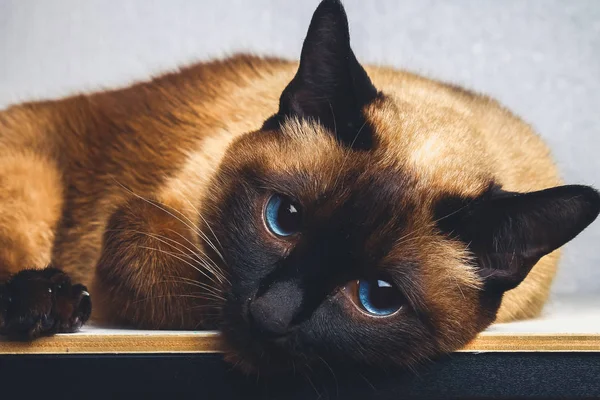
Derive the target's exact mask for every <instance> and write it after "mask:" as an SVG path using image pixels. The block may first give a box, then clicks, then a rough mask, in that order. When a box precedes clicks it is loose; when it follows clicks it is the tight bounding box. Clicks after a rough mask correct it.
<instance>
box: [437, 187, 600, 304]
mask: <svg viewBox="0 0 600 400" xmlns="http://www.w3.org/2000/svg"><path fill="white" fill-rule="evenodd" d="M450 203H454V204H453V205H452V206H450V207H449V204H450ZM440 205H442V204H440ZM438 208H439V209H438V210H437V216H436V217H437V219H438V221H437V223H438V226H439V227H440V228H441V229H442V230H443V231H445V232H448V234H450V235H451V236H455V237H458V238H460V239H461V240H462V241H463V242H465V243H466V244H467V245H468V246H469V249H470V250H471V252H472V253H473V254H474V256H475V260H476V262H477V264H478V267H479V268H478V272H479V274H480V277H481V279H482V281H483V283H484V289H485V290H486V291H488V292H489V293H490V294H492V295H501V294H502V293H504V292H505V291H507V290H510V289H513V288H515V287H516V286H517V285H519V284H520V283H521V282H522V281H523V279H525V277H526V276H527V274H528V273H529V271H530V270H531V268H532V267H533V266H534V265H535V264H536V263H537V262H538V260H539V259H540V258H541V257H543V256H545V255H546V254H549V253H551V252H552V251H554V250H556V249H558V248H559V247H561V246H562V245H564V244H565V243H567V242H568V241H570V240H571V239H573V238H574V237H575V236H577V235H578V234H579V233H580V232H581V231H583V230H584V229H585V228H586V227H587V226H588V225H589V224H591V223H592V222H593V221H594V220H595V219H596V217H597V216H598V213H599V212H600V194H599V193H598V192H597V191H596V190H595V189H593V188H591V187H589V186H579V185H570V186H559V187H554V188H551V189H546V190H540V191H536V192H529V193H513V192H505V191H502V190H500V189H495V190H491V191H490V192H489V193H487V194H485V195H483V196H482V198H479V199H454V200H453V201H450V202H449V201H448V199H447V200H446V201H445V205H443V206H442V207H438Z"/></svg>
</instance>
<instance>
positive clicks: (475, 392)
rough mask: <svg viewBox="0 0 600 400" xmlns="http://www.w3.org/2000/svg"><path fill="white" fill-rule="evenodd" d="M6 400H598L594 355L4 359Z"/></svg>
mask: <svg viewBox="0 0 600 400" xmlns="http://www.w3.org/2000/svg"><path fill="white" fill-rule="evenodd" d="M0 385H1V388H2V391H1V393H2V394H0V398H2V399H28V398H40V399H41V398H74V399H79V398H86V399H88V398H106V399H112V398H117V397H119V398H143V399H148V398H162V399H172V398H196V399H254V398H260V399H262V398H264V399H303V400H304V399H337V398H339V399H360V400H366V399H409V398H421V399H432V398H443V399H450V398H515V397H531V398H544V399H547V398H600V353H598V352H589V353H587V352H531V353H506V352H489V353H454V354H452V355H451V356H448V357H446V358H444V359H442V360H438V361H436V362H432V363H430V364H428V365H426V366H423V367H421V368H419V369H418V370H417V371H413V372H408V371H392V370H387V371H381V370H378V371H376V370H361V371H358V370H355V369H340V368H336V367H333V370H332V369H330V368H325V367H324V368H322V369H315V370H314V371H313V373H311V374H310V375H309V376H308V377H306V376H304V375H303V374H300V373H297V374H296V376H293V375H289V376H278V377H264V376H263V377H260V376H259V377H258V378H257V377H256V376H244V375H241V374H240V373H238V372H235V371H232V370H231V366H230V365H228V364H226V363H225V362H224V361H223V360H222V356H221V355H220V354H144V355H134V354H131V355H128V354H118V355H108V354H102V355H82V354H71V355H1V356H0Z"/></svg>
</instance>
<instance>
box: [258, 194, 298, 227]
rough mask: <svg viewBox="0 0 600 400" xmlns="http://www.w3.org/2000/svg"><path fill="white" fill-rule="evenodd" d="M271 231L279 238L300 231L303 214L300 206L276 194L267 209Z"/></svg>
mask: <svg viewBox="0 0 600 400" xmlns="http://www.w3.org/2000/svg"><path fill="white" fill-rule="evenodd" d="M265 220H266V223H267V226H268V227H269V229H270V230H271V231H272V232H273V233H275V234H276V235H278V236H289V235H291V234H294V233H296V232H298V231H299V230H300V226H301V223H302V213H301V209H300V206H299V205H298V204H296V203H294V202H293V201H292V200H291V199H289V198H287V197H285V196H282V195H278V194H274V195H273V196H271V198H270V199H269V201H268V203H267V207H266V209H265Z"/></svg>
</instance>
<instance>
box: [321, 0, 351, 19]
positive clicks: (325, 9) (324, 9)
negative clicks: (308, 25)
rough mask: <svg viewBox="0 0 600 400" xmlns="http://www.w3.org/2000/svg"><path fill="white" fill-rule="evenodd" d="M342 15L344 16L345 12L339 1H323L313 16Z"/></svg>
mask: <svg viewBox="0 0 600 400" xmlns="http://www.w3.org/2000/svg"><path fill="white" fill-rule="evenodd" d="M330 13H333V14H337V15H339V14H342V15H343V16H345V15H346V11H345V10H344V5H343V4H342V2H341V1H339V0H323V1H322V2H321V4H319V6H318V7H317V9H316V11H315V14H330Z"/></svg>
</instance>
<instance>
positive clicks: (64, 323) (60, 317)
mask: <svg viewBox="0 0 600 400" xmlns="http://www.w3.org/2000/svg"><path fill="white" fill-rule="evenodd" d="M1 303H2V304H1V306H0V309H1V310H0V311H1V312H0V314H2V316H1V317H0V320H2V321H0V329H1V331H2V332H0V333H2V334H4V335H7V336H9V337H10V338H13V339H18V340H31V339H35V338H36V337H39V336H44V335H51V334H54V333H61V332H75V331H77V330H78V329H79V328H80V327H81V326H82V325H83V324H84V323H85V322H87V320H88V319H89V317H90V314H91V310H92V303H91V299H90V295H89V293H88V292H87V289H86V287H85V286H83V285H73V284H71V279H70V278H69V276H68V275H66V274H65V273H64V272H62V271H61V270H58V269H56V268H46V269H43V270H24V271H21V272H19V273H18V274H16V275H14V276H13V277H12V278H11V279H10V280H9V281H8V282H7V283H6V284H5V285H4V287H3V289H2V300H1Z"/></svg>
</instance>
